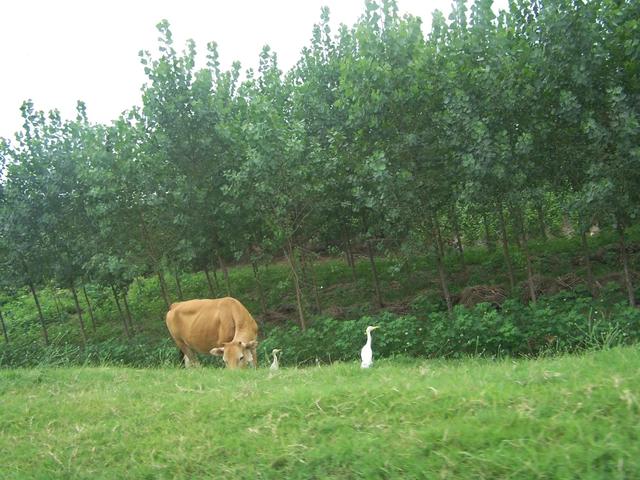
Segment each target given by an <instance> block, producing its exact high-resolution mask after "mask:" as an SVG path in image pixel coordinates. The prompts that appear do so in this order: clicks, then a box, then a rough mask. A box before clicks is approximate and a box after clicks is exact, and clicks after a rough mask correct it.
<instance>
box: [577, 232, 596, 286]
mask: <svg viewBox="0 0 640 480" xmlns="http://www.w3.org/2000/svg"><path fill="white" fill-rule="evenodd" d="M580 236H581V237H582V254H583V255H584V263H585V267H586V269H587V286H588V287H589V291H590V292H591V295H592V296H593V297H596V296H597V292H596V284H595V281H594V280H593V270H592V269H591V254H590V252H589V242H588V240H587V232H586V230H582V233H581V235H580Z"/></svg>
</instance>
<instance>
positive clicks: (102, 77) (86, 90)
mask: <svg viewBox="0 0 640 480" xmlns="http://www.w3.org/2000/svg"><path fill="white" fill-rule="evenodd" d="M451 2H452V0H398V5H399V8H400V11H401V13H411V14H413V15H416V16H419V17H421V18H422V20H423V21H424V23H425V32H426V31H428V29H429V25H430V22H431V14H432V12H433V11H434V10H435V9H439V10H441V11H442V12H443V13H445V15H446V16H448V14H449V12H450V8H451V7H450V5H451ZM506 3H507V0H496V1H495V2H494V4H495V6H500V7H502V8H504V7H505V6H506ZM322 6H328V7H329V9H330V12H331V23H332V26H333V28H334V31H336V30H337V28H336V27H337V26H338V25H339V24H340V23H345V24H347V25H349V26H350V25H352V24H353V23H354V22H355V21H356V20H357V19H358V17H359V16H360V15H361V14H362V12H363V11H364V0H230V1H229V0H209V1H205V0H200V1H197V0H175V1H168V0H126V1H125V0H109V1H104V2H95V1H91V0H19V1H18V0H6V1H0V62H1V63H0V64H1V65H2V68H1V72H2V74H1V75H2V76H1V77H0V78H1V83H0V137H7V138H9V137H11V138H12V137H13V135H14V133H15V132H16V131H17V130H18V129H20V127H21V119H20V110H19V109H20V105H21V103H22V102H23V100H26V99H29V98H30V99H32V100H33V101H34V102H35V106H36V108H37V109H38V110H50V109H54V108H57V109H59V110H60V111H61V112H62V115H63V117H65V118H72V117H74V116H75V115H74V112H75V105H76V102H77V100H83V101H84V102H85V103H86V104H87V111H88V114H89V119H90V120H91V121H93V122H101V123H110V121H111V120H113V119H115V118H117V116H118V115H119V114H120V112H122V111H123V110H126V109H128V108H130V107H131V106H133V105H135V104H139V102H140V97H141V95H140V88H141V86H142V85H143V83H144V82H145V75H144V72H143V69H142V66H141V65H140V63H139V59H138V51H139V50H141V49H145V50H151V51H152V52H154V53H155V52H156V49H157V43H158V42H157V38H158V32H157V30H156V28H155V25H156V24H157V23H158V22H159V21H160V20H162V19H167V20H169V23H170V24H171V30H172V33H173V38H174V47H175V48H176V50H178V51H181V50H182V49H183V48H184V45H185V41H186V40H187V39H189V38H192V39H193V40H195V42H196V47H197V50H198V53H199V54H201V58H204V53H205V51H206V44H207V42H209V41H216V42H217V43H218V51H219V53H220V57H221V58H220V60H221V63H222V67H223V68H227V67H228V66H229V65H230V64H231V63H232V62H233V61H235V60H239V61H240V62H241V63H242V67H243V70H245V69H246V68H249V67H254V68H255V67H256V65H257V60H258V54H259V53H260V50H261V48H262V46H263V45H265V44H269V45H270V46H271V48H272V49H273V50H275V51H276V52H277V54H278V58H279V63H280V67H281V69H283V70H288V69H289V68H290V67H291V66H292V65H293V64H294V63H295V62H296V61H297V60H298V58H299V53H300V50H301V49H302V48H303V47H304V46H306V45H308V44H309V39H310V38H311V29H312V26H313V24H314V23H317V22H318V21H319V19H320V8H321V7H322Z"/></svg>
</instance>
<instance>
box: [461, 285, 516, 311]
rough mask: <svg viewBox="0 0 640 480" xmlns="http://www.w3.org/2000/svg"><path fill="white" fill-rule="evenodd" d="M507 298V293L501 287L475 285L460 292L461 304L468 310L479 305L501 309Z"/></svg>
mask: <svg viewBox="0 0 640 480" xmlns="http://www.w3.org/2000/svg"><path fill="white" fill-rule="evenodd" d="M506 298H507V293H506V292H505V290H504V288H502V287H501V286H499V285H474V286H472V287H466V288H465V289H463V290H462V292H460V299H459V303H460V304H461V305H464V306H465V307H467V308H471V307H473V306H474V305H477V304H479V303H490V304H492V305H493V306H495V307H496V308H500V306H501V305H502V303H503V302H504V301H505V300H506Z"/></svg>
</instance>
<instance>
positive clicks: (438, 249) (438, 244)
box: [432, 216, 453, 314]
mask: <svg viewBox="0 0 640 480" xmlns="http://www.w3.org/2000/svg"><path fill="white" fill-rule="evenodd" d="M432 221H433V237H434V239H435V242H434V244H433V245H434V247H435V248H434V250H435V253H436V266H437V268H438V277H439V278H440V286H441V288H442V295H443V296H444V299H445V302H446V303H447V312H449V314H451V313H452V312H453V302H452V301H451V294H450V293H449V286H448V282H447V273H446V270H445V268H444V261H443V255H442V252H443V251H444V247H443V245H442V236H441V235H440V225H439V224H438V219H437V218H436V217H435V216H434V217H433V219H432Z"/></svg>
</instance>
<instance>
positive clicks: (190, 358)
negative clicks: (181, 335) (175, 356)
mask: <svg viewBox="0 0 640 480" xmlns="http://www.w3.org/2000/svg"><path fill="white" fill-rule="evenodd" d="M176 344H177V345H178V348H179V349H180V351H181V352H182V353H183V355H184V367H185V368H189V367H199V366H200V362H198V357H196V354H195V352H194V351H193V350H191V348H190V347H189V345H187V344H186V343H184V342H183V341H182V340H176Z"/></svg>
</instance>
